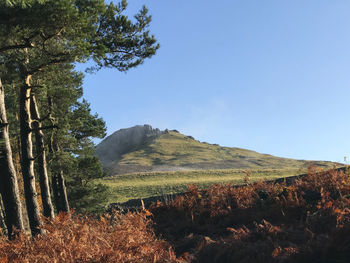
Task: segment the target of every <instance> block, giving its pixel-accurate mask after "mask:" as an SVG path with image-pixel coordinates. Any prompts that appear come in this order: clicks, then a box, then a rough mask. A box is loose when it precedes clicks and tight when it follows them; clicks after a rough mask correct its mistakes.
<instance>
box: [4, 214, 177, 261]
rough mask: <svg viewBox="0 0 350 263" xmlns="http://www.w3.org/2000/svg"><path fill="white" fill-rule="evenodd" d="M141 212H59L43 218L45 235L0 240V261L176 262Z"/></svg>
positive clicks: (172, 254)
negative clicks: (97, 214)
mask: <svg viewBox="0 0 350 263" xmlns="http://www.w3.org/2000/svg"><path fill="white" fill-rule="evenodd" d="M150 225H151V221H150V220H149V219H147V218H146V216H145V215H144V214H140V213H128V214H126V215H118V214H115V215H113V216H110V217H101V218H100V219H99V220H96V219H93V218H91V217H87V216H76V215H72V214H68V215H67V214H60V215H59V216H58V217H57V218H56V219H55V220H52V221H51V220H46V222H45V224H44V226H43V228H44V229H45V230H46V234H45V235H41V236H38V237H35V238H31V237H30V236H28V235H24V234H23V235H20V236H19V237H18V238H17V239H15V240H13V241H8V240H6V239H5V238H3V239H2V240H1V242H0V262H30V263H32V262H33V263H34V262H43V263H44V262H45V263H47V262H176V261H175V256H174V252H173V250H172V249H171V247H170V246H169V245H168V244H167V243H166V242H165V241H162V240H160V239H158V238H156V236H155V235H154V233H153V231H152V229H151V227H150Z"/></svg>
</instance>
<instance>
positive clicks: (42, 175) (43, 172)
mask: <svg viewBox="0 0 350 263" xmlns="http://www.w3.org/2000/svg"><path fill="white" fill-rule="evenodd" d="M30 104H31V105H30V109H31V115H32V119H33V120H34V121H33V123H32V127H33V131H34V134H35V143H36V155H37V159H38V172H39V182H40V190H41V200H42V204H43V212H44V216H46V217H50V218H54V217H55V214H54V209H53V206H52V202H51V193H50V185H49V176H48V174H47V163H46V152H45V144H44V133H43V131H42V130H41V122H40V115H39V110H38V105H37V103H36V99H35V96H34V95H32V96H31V100H30Z"/></svg>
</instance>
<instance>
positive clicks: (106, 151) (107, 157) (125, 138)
mask: <svg viewBox="0 0 350 263" xmlns="http://www.w3.org/2000/svg"><path fill="white" fill-rule="evenodd" d="M163 133H164V132H163V131H161V130H159V129H153V128H152V126H151V125H147V124H145V125H137V126H134V127H131V128H127V129H120V130H118V131H116V132H114V133H113V134H111V135H110V136H108V137H107V138H105V139H104V140H103V141H102V142H101V143H100V144H98V145H97V146H96V150H95V153H96V155H97V157H99V159H100V160H101V163H102V165H103V167H105V168H107V169H108V167H110V166H111V165H113V164H115V163H116V162H118V160H119V159H120V157H121V156H122V155H123V154H125V153H128V152H131V151H133V150H135V149H137V148H138V147H140V146H142V145H143V144H145V143H146V142H147V141H149V140H150V139H153V138H156V137H158V136H160V135H161V134H163Z"/></svg>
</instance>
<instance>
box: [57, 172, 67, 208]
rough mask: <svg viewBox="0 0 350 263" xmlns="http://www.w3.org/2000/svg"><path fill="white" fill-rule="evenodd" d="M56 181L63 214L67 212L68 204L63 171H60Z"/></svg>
mask: <svg viewBox="0 0 350 263" xmlns="http://www.w3.org/2000/svg"><path fill="white" fill-rule="evenodd" d="M57 181H58V192H59V194H60V199H61V206H62V207H61V208H62V211H63V212H67V213H68V212H69V202H68V196H67V188H66V183H65V180H64V176H63V171H60V172H59V173H58V174H57Z"/></svg>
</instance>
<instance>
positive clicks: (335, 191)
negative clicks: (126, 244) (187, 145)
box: [151, 169, 350, 263]
mask: <svg viewBox="0 0 350 263" xmlns="http://www.w3.org/2000/svg"><path fill="white" fill-rule="evenodd" d="M349 198H350V177H349V175H348V174H346V173H344V172H342V171H336V170H331V171H328V172H321V173H319V172H318V173H316V172H314V171H312V169H310V170H309V173H308V175H307V176H305V177H303V178H299V179H296V180H295V181H294V182H293V183H292V184H291V185H286V184H285V183H282V184H274V183H264V182H259V183H253V184H249V183H248V184H247V185H245V186H242V187H237V186H234V185H214V186H212V187H211V188H209V189H207V190H204V191H200V190H199V189H198V188H197V187H196V186H194V185H191V186H190V187H189V192H188V193H186V194H185V195H183V196H178V197H177V198H176V199H175V200H173V201H170V202H168V203H167V204H162V203H159V202H158V203H157V204H155V205H153V207H152V208H151V212H152V213H153V218H154V221H155V228H156V231H157V233H158V234H160V235H162V237H163V238H164V239H165V240H167V241H168V242H170V243H171V244H172V245H173V246H174V248H175V250H176V253H177V255H178V257H180V258H183V259H186V260H187V261H191V262H261V263H267V262H305V263H306V262H308V263H311V262H319V263H320V262H324V263H326V262H349V259H350V200H349Z"/></svg>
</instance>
